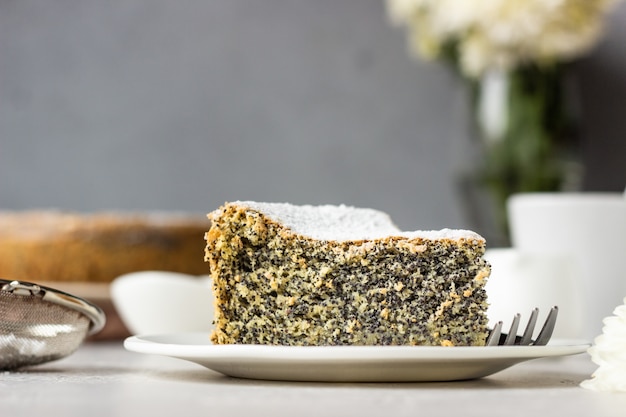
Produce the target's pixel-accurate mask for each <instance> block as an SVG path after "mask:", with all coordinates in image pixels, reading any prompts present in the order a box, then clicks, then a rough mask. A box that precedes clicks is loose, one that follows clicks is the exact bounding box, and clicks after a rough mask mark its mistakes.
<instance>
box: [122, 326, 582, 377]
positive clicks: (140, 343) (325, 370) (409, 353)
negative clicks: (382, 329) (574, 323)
mask: <svg viewBox="0 0 626 417" xmlns="http://www.w3.org/2000/svg"><path fill="white" fill-rule="evenodd" d="M124 347H125V348H126V349H128V350H130V351H133V352H139V353H147V354H156V355H164V356H169V357H173V358H179V359H184V360H188V361H191V362H195V363H197V364H199V365H202V366H205V367H207V368H209V369H212V370H214V371H217V372H219V373H221V374H224V375H228V376H233V377H239V378H250V379H266V380H281V381H343V382H399V381H454V380H463V379H474V378H481V377H484V376H487V375H491V374H493V373H495V372H498V371H501V370H503V369H505V368H508V367H510V366H512V365H515V364H516V363H519V362H523V361H527V360H530V359H536V358H543V357H551V356H564V355H573V354H577V353H582V352H585V351H586V350H587V348H589V344H588V343H585V342H580V341H561V342H559V341H553V342H551V343H550V344H549V345H548V346H496V347H436V346H302V347H301V346H295V347H293V346H266V345H213V344H212V343H211V342H210V340H209V336H208V333H175V334H162V335H148V336H133V337H130V338H128V339H126V340H125V341H124Z"/></svg>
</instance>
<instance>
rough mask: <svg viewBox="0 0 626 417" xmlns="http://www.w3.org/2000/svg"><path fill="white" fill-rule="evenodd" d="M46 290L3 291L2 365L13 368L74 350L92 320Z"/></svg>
mask: <svg viewBox="0 0 626 417" xmlns="http://www.w3.org/2000/svg"><path fill="white" fill-rule="evenodd" d="M44 295H45V292H43V291H42V292H40V293H35V294H33V293H30V292H27V293H16V292H10V291H4V290H3V291H0V369H3V370H11V369H17V368H21V367H24V366H30V365H37V364H41V363H44V362H48V361H51V360H56V359H60V358H62V357H65V356H67V355H69V354H71V353H73V352H74V351H75V350H76V349H77V348H78V346H79V345H80V344H81V342H82V341H83V340H84V338H85V336H86V335H87V334H88V332H89V331H90V326H91V324H92V320H91V319H90V318H89V317H88V316H87V315H85V314H83V313H81V312H80V311H78V310H75V309H73V308H70V307H68V306H65V305H61V304H57V303H55V302H50V301H49V300H46V299H45V298H44Z"/></svg>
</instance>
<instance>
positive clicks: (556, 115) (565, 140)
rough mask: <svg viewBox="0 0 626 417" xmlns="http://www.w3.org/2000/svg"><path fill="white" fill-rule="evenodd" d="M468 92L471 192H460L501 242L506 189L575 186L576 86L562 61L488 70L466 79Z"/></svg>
mask: <svg viewBox="0 0 626 417" xmlns="http://www.w3.org/2000/svg"><path fill="white" fill-rule="evenodd" d="M470 92H471V96H470V97H471V101H470V104H471V115H472V118H473V119H472V121H473V125H474V126H473V129H472V130H473V131H474V132H475V134H474V135H473V141H474V143H473V145H474V148H475V149H474V161H473V169H472V172H470V173H469V174H468V178H467V179H466V181H465V186H467V187H474V191H468V190H465V192H466V193H469V194H472V197H471V198H470V200H474V202H473V207H469V209H470V211H473V214H472V215H471V217H473V223H474V224H476V226H475V227H476V228H477V229H479V230H483V234H487V235H488V236H485V237H486V238H487V239H488V240H489V239H491V241H492V243H494V244H495V245H496V246H506V245H508V243H509V232H508V220H507V213H506V202H507V200H508V198H509V197H510V196H511V195H512V194H516V193H525V192H542V191H549V192H554V191H566V190H567V191H573V190H578V189H579V188H580V184H581V178H582V164H581V162H580V161H581V154H580V140H579V136H578V134H577V133H578V130H579V129H578V123H577V122H578V119H579V116H578V113H579V112H578V106H577V100H576V94H575V84H574V83H573V80H572V79H571V78H570V77H569V76H568V72H567V69H566V67H564V66H561V65H553V66H548V67H537V66H527V67H521V68H516V69H514V70H511V71H509V72H496V71H492V72H489V73H487V74H485V75H484V77H482V78H481V79H479V80H473V81H470ZM480 202H482V203H483V204H482V207H478V206H477V204H480ZM484 203H486V205H485V204H484ZM470 204H472V203H470Z"/></svg>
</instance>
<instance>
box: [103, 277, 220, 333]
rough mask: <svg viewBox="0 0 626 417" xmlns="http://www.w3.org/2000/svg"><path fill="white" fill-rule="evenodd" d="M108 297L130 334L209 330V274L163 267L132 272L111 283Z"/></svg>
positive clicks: (210, 301)
mask: <svg viewBox="0 0 626 417" xmlns="http://www.w3.org/2000/svg"><path fill="white" fill-rule="evenodd" d="M111 299H112V301H113V304H114V305H115V308H116V310H117V312H118V314H119V315H120V318H121V319H122V321H123V322H124V324H125V325H126V326H127V327H128V330H129V331H130V332H131V333H132V334H158V333H181V332H195V331H201V332H210V331H211V330H212V328H213V325H212V321H213V311H214V310H213V309H214V307H213V292H212V290H211V288H210V283H209V278H208V277H206V276H193V275H187V274H180V273H174V272H165V271H142V272H133V273H129V274H125V275H122V276H120V277H118V278H116V279H115V280H114V281H113V282H112V284H111Z"/></svg>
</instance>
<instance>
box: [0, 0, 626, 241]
mask: <svg viewBox="0 0 626 417" xmlns="http://www.w3.org/2000/svg"><path fill="white" fill-rule="evenodd" d="M607 29H608V30H607V35H606V37H605V38H604V39H603V40H602V42H601V43H600V44H599V45H598V47H596V48H595V49H594V50H593V51H592V53H590V54H588V55H587V56H585V57H584V58H583V59H582V60H580V61H579V62H578V63H577V65H576V67H575V71H574V76H575V78H576V82H577V83H578V94H579V102H580V107H581V115H582V117H581V133H582V140H583V142H582V143H583V146H582V148H583V151H584V157H583V160H584V163H585V166H586V170H585V173H584V178H583V189H584V190H590V191H592V190H593V191H621V190H623V189H624V184H625V182H626V140H625V136H626V46H625V45H626V4H624V3H621V4H620V5H619V7H618V8H617V9H616V10H615V12H614V13H613V14H612V15H611V16H610V20H609V23H608V28H607ZM468 125H469V117H468V97H467V90H466V89H465V85H464V84H463V81H462V80H460V79H459V77H457V76H455V74H453V73H452V71H450V70H449V68H447V67H445V66H444V65H442V64H441V63H437V62H424V61H421V60H417V59H413V58H411V57H410V56H409V54H408V53H407V41H406V39H405V34H404V33H403V31H402V30H399V29H398V28H396V27H393V25H391V24H390V21H389V18H388V15H387V12H386V8H385V4H384V2H383V1H382V0H316V1H311V0H308V1H305V0H289V1H286V0H261V1H242V0H211V1H201V0H183V1H176V2H173V1H168V0H133V1H125V0H124V1H123V0H109V1H96V0H81V1H78V0H57V1H54V2H50V1H44V0H19V1H17V0H2V1H0V209H4V210H22V209H32V208H59V209H67V210H77V211H99V210H108V209H116V210H175V211H189V212H201V213H205V212H208V211H211V210H213V209H215V208H217V207H218V206H219V205H221V204H222V203H223V202H225V201H229V200H258V201H287V202H292V203H298V204H300V203H302V204H304V203H311V204H324V203H332V204H339V203H346V204H350V205H356V206H364V207H373V208H377V209H380V210H383V211H386V212H388V213H389V214H390V215H391V216H392V218H393V219H394V220H395V221H396V223H397V224H398V226H400V227H401V228H403V229H410V230H414V229H439V228H444V227H451V228H474V229H478V230H477V231H479V232H481V233H484V234H485V233H487V234H488V231H483V230H480V226H476V225H474V224H472V221H471V220H470V219H468V217H467V215H466V214H467V213H466V207H465V206H464V205H465V203H464V201H463V199H462V198H461V197H460V192H459V178H460V177H461V176H462V173H463V172H464V170H465V169H466V165H467V164H468V161H467V155H468V152H469V151H470V149H469V148H470V146H471V145H470V140H469V138H468V136H469V134H468Z"/></svg>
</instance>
